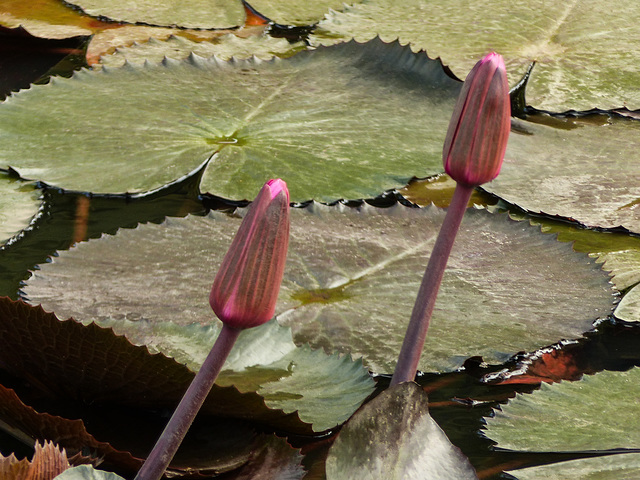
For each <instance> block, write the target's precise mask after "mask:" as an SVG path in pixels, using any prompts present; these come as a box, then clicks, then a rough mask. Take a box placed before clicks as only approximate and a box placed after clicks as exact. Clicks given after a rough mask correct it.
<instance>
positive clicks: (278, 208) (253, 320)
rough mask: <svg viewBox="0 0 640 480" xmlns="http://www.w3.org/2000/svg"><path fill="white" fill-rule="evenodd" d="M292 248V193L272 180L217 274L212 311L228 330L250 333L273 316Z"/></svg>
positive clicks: (210, 300) (258, 197) (239, 230)
mask: <svg viewBox="0 0 640 480" xmlns="http://www.w3.org/2000/svg"><path fill="white" fill-rule="evenodd" d="M288 245H289V191H288V190H287V184H286V183H285V182H284V181H282V180H280V179H277V180H269V181H268V182H267V183H266V184H265V185H264V186H263V187H262V190H260V193H258V196H257V197H256V199H255V200H254V201H253V203H252V204H251V206H250V207H249V212H248V213H247V214H246V216H245V217H244V219H243V220H242V224H241V225H240V228H239V229H238V232H237V233H236V236H235V238H234V239H233V242H232V243H231V247H229V251H228V252H227V254H226V256H225V257H224V260H223V261H222V265H221V266H220V270H219V271H218V274H217V275H216V278H215V280H214V282H213V287H212V288H211V294H210V295H209V303H210V304H211V308H212V309H213V311H214V312H215V314H216V315H217V316H218V318H219V319H220V320H222V321H223V322H224V323H225V325H227V326H229V327H232V328H241V329H244V328H250V327H255V326H258V325H262V324H263V323H266V322H268V321H269V320H270V319H271V318H272V317H273V315H274V313H275V309H276V300H277V298H278V292H279V291H280V283H281V282H282V276H283V273H284V265H285V261H286V258H287V248H288Z"/></svg>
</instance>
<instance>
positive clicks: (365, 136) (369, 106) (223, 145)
mask: <svg viewBox="0 0 640 480" xmlns="http://www.w3.org/2000/svg"><path fill="white" fill-rule="evenodd" d="M459 89H460V82H459V81H456V80H454V79H452V78H451V77H450V76H448V75H447V73H446V72H445V70H444V69H443V68H442V65H441V64H440V62H438V61H435V60H430V59H429V58H428V57H427V56H426V55H425V54H424V53H421V54H415V53H413V52H412V51H411V50H410V49H409V48H408V47H401V46H400V45H398V44H397V43H392V44H385V43H383V42H381V41H380V40H377V39H376V40H374V41H371V42H369V43H367V44H365V45H361V44H358V43H356V42H351V43H347V44H341V45H338V46H335V47H329V48H319V49H317V50H314V51H304V52H300V53H299V54H297V55H294V56H293V57H291V58H288V59H280V58H274V59H273V60H271V61H261V60H258V59H248V60H237V61H235V60H234V61H229V62H224V61H221V60H218V59H216V58H210V59H202V58H200V57H197V56H192V57H190V58H189V59H188V60H184V61H181V62H178V61H169V60H168V61H166V62H163V63H162V64H159V65H157V64H156V65H145V66H132V65H129V66H126V67H123V68H119V69H107V68H105V69H102V70H101V71H98V72H96V71H87V70H83V71H81V72H79V73H77V74H76V75H75V76H74V77H73V78H71V79H54V81H53V82H52V83H51V84H49V85H43V86H37V87H33V88H31V89H30V90H26V91H24V92H21V93H20V94H18V95H16V96H14V97H11V98H10V99H8V100H7V101H6V102H4V103H3V104H1V105H0V140H2V142H3V149H2V151H0V166H1V165H11V166H13V167H15V169H16V170H17V171H19V173H20V174H21V175H22V176H23V177H25V178H34V179H39V180H44V181H46V182H47V183H49V184H54V185H57V186H59V187H63V188H67V189H74V190H81V191H92V192H109V193H115V192H123V191H141V190H150V189H153V188H156V187H158V186H160V185H163V184H165V183H167V182H169V181H171V180H174V179H175V178H178V177H180V176H181V175H184V174H186V173H188V172H190V171H191V170H193V169H194V168H195V167H196V166H197V165H199V164H201V163H202V162H203V161H204V160H205V159H206V158H208V157H210V156H211V155H212V154H213V153H214V152H219V153H218V154H217V155H215V156H214V158H213V159H212V160H211V162H210V164H209V167H208V170H207V172H206V174H205V177H204V179H203V187H202V188H203V190H209V191H211V193H215V194H216V195H221V196H223V197H226V198H236V199H241V198H251V197H253V196H254V195H255V192H256V191H257V190H258V189H259V188H260V187H261V186H262V184H263V183H264V182H265V181H266V180H267V179H269V178H282V179H283V180H285V181H286V182H287V185H288V186H289V190H290V192H291V200H292V201H303V200H308V199H309V198H316V199H323V200H335V199H337V198H361V197H367V196H372V195H376V194H378V193H379V192H380V191H383V190H384V189H387V188H392V187H394V186H401V185H403V184H404V183H405V181H406V180H408V179H409V178H410V177H411V176H413V175H419V176H424V175H428V174H433V173H439V172H440V171H441V170H442V160H441V152H442V142H443V140H444V136H445V132H446V128H447V123H448V120H449V116H450V114H451V111H452V109H453V102H454V100H455V98H456V96H457V94H458V92H459ZM43 105H46V108H44V107H43ZM70 133H72V134H70ZM320 170H321V171H322V172H323V175H321V176H318V175H317V172H318V171H320Z"/></svg>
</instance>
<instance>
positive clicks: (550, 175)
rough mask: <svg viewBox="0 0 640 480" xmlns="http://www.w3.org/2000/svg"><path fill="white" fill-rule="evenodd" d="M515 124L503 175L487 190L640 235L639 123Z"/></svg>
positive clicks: (546, 210)
mask: <svg viewBox="0 0 640 480" xmlns="http://www.w3.org/2000/svg"><path fill="white" fill-rule="evenodd" d="M541 119H542V118H540V117H538V120H541ZM515 126H516V128H515V129H512V133H511V136H510V137H509V145H508V147H507V153H506V156H505V161H504V164H503V166H502V170H501V172H500V175H499V176H498V177H497V178H496V179H495V180H494V181H493V182H491V183H488V184H485V185H484V186H483V188H484V189H485V190H487V191H488V192H491V193H493V194H495V195H498V196H499V197H501V198H503V199H504V200H506V201H508V202H510V203H513V204H516V205H518V206H520V207H522V208H524V209H526V210H529V211H531V212H544V213H546V214H550V215H560V216H562V217H565V218H570V219H574V220H576V221H578V222H581V223H583V224H585V225H587V226H595V227H603V228H610V227H618V226H623V227H625V228H627V229H628V230H631V231H632V232H640V214H639V212H640V182H638V179H640V163H639V162H637V161H636V160H635V158H636V155H637V151H638V149H639V148H640V141H639V139H640V122H637V121H633V120H615V119H612V120H610V121H608V122H606V123H605V124H604V125H590V124H587V123H583V122H581V121H576V122H574V121H573V120H567V121H566V122H563V121H558V122H556V123H555V125H554V126H547V125H542V124H537V123H533V122H522V121H516V123H515ZM554 127H555V128H554ZM561 127H562V128H561ZM540 145H544V146H545V148H540Z"/></svg>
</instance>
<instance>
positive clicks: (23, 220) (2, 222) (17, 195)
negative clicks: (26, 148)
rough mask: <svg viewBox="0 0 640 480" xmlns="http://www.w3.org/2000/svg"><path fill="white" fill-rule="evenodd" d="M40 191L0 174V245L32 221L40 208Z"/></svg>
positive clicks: (30, 185) (29, 184) (31, 185)
mask: <svg viewBox="0 0 640 480" xmlns="http://www.w3.org/2000/svg"><path fill="white" fill-rule="evenodd" d="M39 197H40V190H38V189H37V188H35V186H34V185H33V184H31V183H26V182H22V181H20V180H17V179H15V178H10V177H9V176H8V175H6V174H3V173H1V172H0V243H4V242H5V241H6V240H7V239H8V238H10V237H12V236H14V235H15V234H16V233H18V232H19V231H20V230H22V229H24V228H25V227H26V226H27V225H29V223H30V222H31V221H32V220H33V217H34V216H35V215H36V213H37V212H38V207H39V206H40V203H41V201H40V198H39Z"/></svg>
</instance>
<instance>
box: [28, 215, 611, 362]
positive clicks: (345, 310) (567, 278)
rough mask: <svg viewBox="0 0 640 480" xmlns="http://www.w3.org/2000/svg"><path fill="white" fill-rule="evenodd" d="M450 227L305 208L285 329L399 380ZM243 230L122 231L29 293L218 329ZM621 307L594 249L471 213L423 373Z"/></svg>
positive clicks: (67, 312) (574, 330) (192, 226)
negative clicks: (419, 305)
mask: <svg viewBox="0 0 640 480" xmlns="http://www.w3.org/2000/svg"><path fill="white" fill-rule="evenodd" d="M443 218H444V210H441V209H437V208H435V207H433V208H426V209H411V208H407V207H403V206H401V205H396V206H395V207H392V208H389V209H377V208H374V207H370V206H363V207H361V208H359V209H352V208H349V207H344V206H336V207H326V206H323V205H320V204H313V205H312V206H311V207H308V208H306V209H302V210H300V209H294V211H293V212H292V233H291V243H290V247H289V257H288V260H287V267H286V270H285V280H284V282H283V286H282V289H281V293H280V299H279V303H278V309H277V313H279V315H278V319H279V321H280V322H281V323H285V324H287V325H290V326H291V328H292V329H293V332H294V339H295V340H296V341H297V342H310V343H311V344H312V345H314V346H322V347H325V348H327V349H328V350H329V351H335V350H338V351H343V352H351V353H352V354H353V355H354V356H355V357H359V356H363V357H364V359H365V363H366V364H367V365H368V366H369V367H370V368H372V369H373V370H374V371H377V372H387V373H390V372H392V371H393V367H394V365H395V361H396V358H397V355H398V352H399V348H400V344H401V342H402V338H403V337H404V333H405V328H406V323H407V321H408V318H409V315H410V313H411V308H412V306H413V303H414V301H415V295H416V292H417V289H418V285H419V282H420V279H421V277H422V274H423V271H424V267H425V265H426V263H427V259H428V255H429V252H430V251H431V248H432V246H433V242H434V241H435V237H436V235H437V232H438V229H439V228H440V224H441V222H442V219H443ZM238 226H239V219H238V218H231V217H228V216H226V215H224V214H221V213H213V214H210V215H209V216H208V217H204V218H203V217H189V218H188V219H170V220H167V222H165V224H164V225H161V226H157V225H143V226H140V227H138V228H137V229H135V230H126V231H120V232H119V233H118V234H117V235H116V236H114V237H104V238H103V239H101V240H99V241H90V242H88V243H86V244H81V245H78V246H77V247H76V248H74V249H72V250H70V251H68V252H60V255H59V257H56V258H54V259H53V262H52V263H51V264H46V265H41V270H40V271H37V272H36V273H35V275H34V277H32V278H31V280H30V281H29V285H28V287H27V288H26V294H27V296H28V297H29V298H30V300H31V301H32V302H36V303H40V302H42V303H43V305H45V307H46V308H48V309H53V310H55V311H56V312H58V313H59V314H60V315H62V316H74V317H75V318H79V319H83V320H91V319H96V320H101V319H106V318H116V319H117V318H128V319H130V320H134V319H142V318H144V319H146V320H148V321H151V322H163V321H166V320H168V319H174V321H176V322H179V323H181V324H183V325H188V324H191V323H194V322H198V323H203V324H206V323H210V322H211V321H212V315H213V314H212V313H211V311H210V308H209V305H208V302H207V296H208V292H209V290H210V288H211V283H212V281H213V276H214V274H215V271H216V269H217V267H218V265H219V264H220V261H221V259H222V256H223V254H224V252H225V251H226V249H227V247H228V245H229V244H230V242H231V238H232V237H233V235H234V234H235V231H236V230H237V228H238ZM186 239H188V241H187V240H186ZM166 252H172V253H171V255H167V254H166ZM132 266H133V268H132ZM506 272H508V275H506V274H505V273H506ZM150 279H153V281H152V282H151V280H150ZM150 282H151V283H150ZM141 285H145V287H144V289H143V290H141V287H140V286H141ZM155 286H157V287H155ZM532 292H535V295H532ZM77 298H83V299H85V301H84V302H78V301H77ZM613 302H614V297H613V296H612V290H611V285H610V284H609V282H608V275H607V274H606V273H605V272H603V271H602V270H601V269H600V266H599V265H597V264H595V262H594V261H593V260H591V259H589V258H588V257H587V255H586V254H579V253H575V252H573V251H572V249H571V246H570V245H568V244H566V243H560V242H557V241H556V240H555V239H554V237H553V236H551V235H542V234H540V232H539V230H538V229H537V228H535V227H531V226H529V225H528V224H526V223H524V222H515V221H512V220H509V219H508V218H507V217H506V215H492V214H490V213H488V212H486V211H478V210H473V209H472V210H469V211H468V212H467V217H466V218H465V221H464V222H463V226H462V230H461V232H460V234H459V236H458V239H457V242H456V245H455V247H454V252H453V256H452V258H451V259H450V261H449V266H448V271H447V273H446V274H445V279H444V284H443V286H442V289H441V296H440V297H439V301H438V304H437V305H436V312H435V314H434V319H433V320H432V325H431V327H430V331H429V337H428V339H427V345H426V347H425V353H424V355H423V357H422V360H421V363H420V368H421V369H423V370H434V369H435V370H447V369H450V368H454V367H456V366H459V365H460V364H461V363H462V361H463V360H464V359H465V358H467V357H468V356H471V355H483V356H485V358H486V359H487V360H488V361H491V362H496V361H501V360H504V359H506V358H507V357H508V356H509V355H512V354H514V353H516V352H518V351H520V350H528V349H534V348H537V347H541V346H544V345H547V344H550V343H554V342H556V341H558V340H560V339H562V338H574V337H579V336H580V335H581V333H583V332H584V331H587V330H589V329H590V328H591V325H592V322H593V321H594V320H595V319H596V318H598V317H603V316H606V315H607V314H608V313H609V312H610V311H611V309H612V305H613Z"/></svg>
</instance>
